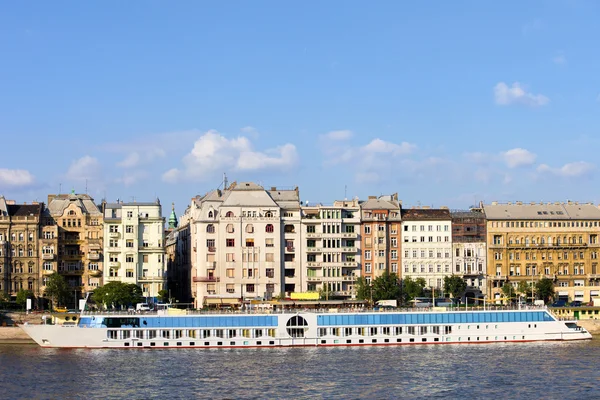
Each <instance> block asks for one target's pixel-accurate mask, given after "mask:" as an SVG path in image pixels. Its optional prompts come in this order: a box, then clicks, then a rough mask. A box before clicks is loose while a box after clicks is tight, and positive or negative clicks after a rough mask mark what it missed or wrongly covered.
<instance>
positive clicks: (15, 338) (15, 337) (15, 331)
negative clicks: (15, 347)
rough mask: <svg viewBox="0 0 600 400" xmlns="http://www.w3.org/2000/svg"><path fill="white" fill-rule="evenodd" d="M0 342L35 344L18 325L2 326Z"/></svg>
mask: <svg viewBox="0 0 600 400" xmlns="http://www.w3.org/2000/svg"><path fill="white" fill-rule="evenodd" d="M0 344H35V342H34V341H33V340H32V339H31V338H30V337H29V336H27V334H26V333H25V331H24V330H23V329H21V328H19V327H18V326H3V327H0Z"/></svg>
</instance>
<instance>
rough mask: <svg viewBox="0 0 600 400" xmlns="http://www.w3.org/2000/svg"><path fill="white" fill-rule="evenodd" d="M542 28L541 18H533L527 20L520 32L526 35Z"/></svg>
mask: <svg viewBox="0 0 600 400" xmlns="http://www.w3.org/2000/svg"><path fill="white" fill-rule="evenodd" d="M542 28H543V24H542V20H541V19H539V18H535V19H534V20H532V21H529V22H527V23H525V24H523V26H522V27H521V33H522V34H523V36H528V35H529V34H531V33H533V32H537V31H539V30H541V29H542Z"/></svg>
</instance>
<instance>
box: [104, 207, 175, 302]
mask: <svg viewBox="0 0 600 400" xmlns="http://www.w3.org/2000/svg"><path fill="white" fill-rule="evenodd" d="M102 216H103V222H104V235H103V236H104V256H105V268H104V275H103V278H104V282H105V283H107V282H111V281H120V282H125V283H133V284H136V285H139V286H140V287H141V288H142V295H143V296H144V297H146V298H147V299H148V300H152V301H156V297H157V296H158V292H159V291H160V290H162V289H163V288H164V287H165V286H166V280H167V276H166V273H165V248H164V226H165V218H164V217H163V216H162V206H161V204H160V201H159V200H158V199H157V200H156V201H155V202H148V203H143V202H129V203H124V202H122V201H118V202H116V203H106V202H103V203H102Z"/></svg>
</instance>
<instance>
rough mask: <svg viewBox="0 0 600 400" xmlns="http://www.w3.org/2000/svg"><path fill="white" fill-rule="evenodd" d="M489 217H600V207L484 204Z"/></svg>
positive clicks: (582, 205)
mask: <svg viewBox="0 0 600 400" xmlns="http://www.w3.org/2000/svg"><path fill="white" fill-rule="evenodd" d="M483 209H484V211H485V215H486V218H487V219H489V220H490V219H491V220H501V219H544V220H551V219H552V220H570V219H599V220H600V208H598V207H597V206H595V205H593V204H589V203H587V204H578V203H572V202H571V203H549V204H548V203H545V204H544V203H533V204H522V203H520V204H519V203H517V204H511V203H508V204H497V203H496V204H484V206H483Z"/></svg>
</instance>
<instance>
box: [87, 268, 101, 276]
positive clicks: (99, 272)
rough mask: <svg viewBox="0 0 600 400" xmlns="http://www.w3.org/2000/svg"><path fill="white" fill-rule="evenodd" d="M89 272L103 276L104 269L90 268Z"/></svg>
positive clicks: (92, 274)
mask: <svg viewBox="0 0 600 400" xmlns="http://www.w3.org/2000/svg"><path fill="white" fill-rule="evenodd" d="M88 273H89V274H90V275H91V276H101V275H102V271H101V270H99V269H90V270H89V271H88Z"/></svg>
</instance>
